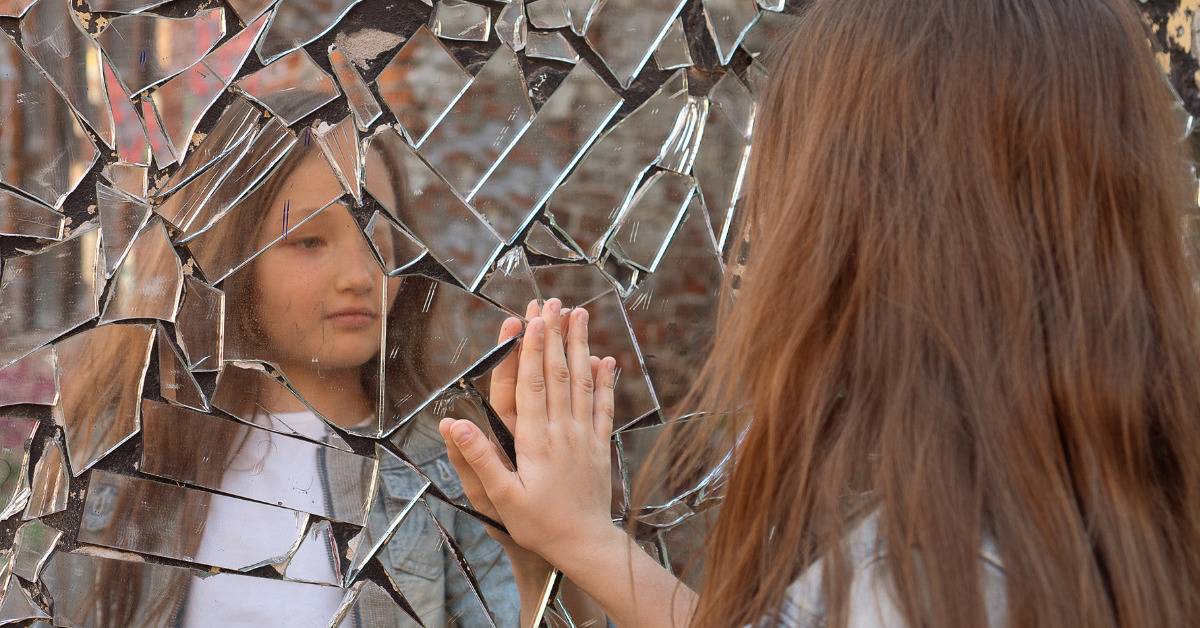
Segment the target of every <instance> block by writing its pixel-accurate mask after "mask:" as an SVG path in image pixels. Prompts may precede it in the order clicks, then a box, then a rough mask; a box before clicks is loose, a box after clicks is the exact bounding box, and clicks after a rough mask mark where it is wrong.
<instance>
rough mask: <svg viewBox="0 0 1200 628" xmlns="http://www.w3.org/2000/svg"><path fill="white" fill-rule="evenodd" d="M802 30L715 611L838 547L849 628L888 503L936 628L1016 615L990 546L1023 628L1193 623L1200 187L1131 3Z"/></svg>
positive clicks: (931, 4)
mask: <svg viewBox="0 0 1200 628" xmlns="http://www.w3.org/2000/svg"><path fill="white" fill-rule="evenodd" d="M780 46H781V47H780V49H779V50H778V51H777V54H776V55H775V56H773V57H772V59H771V61H772V64H773V73H772V79H773V82H772V85H771V86H770V88H769V90H768V92H767V93H766V95H765V99H764V100H763V101H762V102H761V105H760V108H759V112H760V113H759V116H760V117H759V120H758V123H757V124H756V127H757V131H756V133H757V137H756V138H755V142H754V148H753V155H752V164H751V169H750V173H749V179H748V182H747V186H748V188H747V189H748V197H747V206H746V211H745V213H744V214H743V215H742V216H741V217H740V218H739V220H740V221H741V226H740V227H738V228H735V230H734V231H732V233H741V232H742V230H743V229H744V231H745V233H747V234H748V239H749V242H750V247H751V249H750V251H749V254H748V260H747V267H746V272H745V274H744V276H743V277H742V282H741V286H740V288H739V289H738V291H737V294H736V300H737V303H736V306H735V307H723V309H722V311H721V312H720V316H719V325H718V333H717V334H716V340H715V344H714V347H713V351H712V353H711V356H710V358H709V360H708V362H707V364H706V366H705V367H704V369H703V371H702V373H701V376H700V377H699V379H698V383H697V385H696V387H695V388H694V389H693V391H692V393H691V395H690V396H689V401H688V402H687V403H686V404H684V406H685V407H693V408H697V407H699V408H713V409H718V410H721V411H725V412H728V413H729V416H730V417H731V420H732V421H733V422H734V423H735V424H736V425H735V427H737V428H739V429H733V430H729V433H730V434H733V433H738V432H740V431H741V430H740V428H741V427H743V426H748V431H747V432H746V435H745V437H744V440H743V441H742V442H741V443H740V444H739V446H738V457H737V460H736V462H735V464H734V467H733V469H732V471H731V473H730V475H729V477H728V485H727V492H726V495H725V498H724V505H723V507H722V509H721V513H720V516H719V518H718V521H717V523H716V525H715V527H714V529H713V530H712V532H711V535H710V538H709V542H708V543H707V544H706V547H707V549H706V554H705V569H704V581H703V586H702V590H701V591H700V596H699V601H698V607H697V608H696V609H695V615H694V623H693V625H695V626H699V627H701V628H707V627H710V626H736V625H747V624H755V623H757V622H759V621H760V620H762V619H763V618H769V617H772V616H773V615H774V614H776V613H778V612H779V610H780V609H781V604H782V602H783V600H784V597H785V589H786V588H787V587H788V585H789V584H790V583H792V582H793V581H794V579H795V578H796V577H797V576H798V575H799V574H800V573H801V572H802V571H803V570H804V569H806V568H807V567H809V566H811V565H813V564H814V563H816V562H817V561H818V559H821V562H820V565H821V569H822V574H823V588H822V593H823V596H824V601H825V608H826V612H827V614H828V617H827V618H826V619H827V622H828V625H830V626H843V625H845V624H846V622H847V618H848V612H849V609H848V606H849V587H850V580H851V578H852V576H853V574H854V567H855V566H854V565H852V564H851V563H850V562H849V561H850V558H849V555H848V553H847V548H846V546H845V539H846V534H847V532H848V530H849V529H850V528H851V527H852V526H853V525H854V524H855V523H856V522H857V520H859V519H860V518H862V517H863V516H864V515H865V514H866V513H869V512H874V513H878V517H879V518H878V525H879V528H878V530H879V532H878V533H879V540H880V542H881V543H882V544H883V546H884V547H886V548H890V550H891V551H889V552H888V553H887V555H886V559H885V562H884V565H885V573H886V574H887V576H888V578H887V579H888V581H889V583H890V587H889V589H890V593H891V594H892V597H893V598H894V600H895V602H896V605H897V608H898V609H899V610H900V612H901V613H902V616H903V617H904V618H905V619H906V620H907V625H909V626H930V627H946V628H948V627H957V626H979V625H985V624H986V623H987V617H986V613H985V601H984V591H983V583H982V578H981V569H982V568H981V562H980V560H979V555H980V549H981V545H982V544H983V543H984V542H985V539H986V540H990V541H994V543H995V544H996V547H997V548H998V552H999V556H1000V559H1001V561H1002V563H1003V567H1004V570H1005V572H1006V573H1007V574H1009V576H1008V577H1007V579H1006V592H1007V611H1008V622H1009V625H1012V626H1055V627H1084V626H1088V627H1114V628H1115V627H1129V628H1132V627H1138V628H1150V627H1159V626H1180V627H1181V626H1187V625H1193V624H1194V622H1195V621H1196V618H1197V617H1200V456H1197V452H1198V451H1200V381H1198V378H1200V331H1198V330H1197V322H1198V315H1200V307H1198V304H1197V298H1196V289H1195V287H1194V283H1193V281H1194V278H1195V277H1196V273H1195V271H1196V269H1195V268H1194V265H1193V260H1194V259H1195V258H1194V256H1193V255H1192V254H1191V253H1190V252H1191V251H1192V250H1193V249H1194V243H1195V235H1194V233H1193V231H1192V230H1191V229H1192V225H1193V223H1194V218H1195V212H1194V201H1193V200H1192V199H1191V198H1190V196H1191V195H1192V194H1194V189H1195V182H1194V180H1193V179H1192V177H1191V176H1190V174H1189V173H1188V171H1187V166H1186V161H1185V156H1184V152H1183V149H1182V147H1181V145H1180V143H1179V141H1178V140H1179V136H1180V134H1181V129H1180V128H1179V124H1178V122H1177V121H1176V119H1175V118H1174V117H1173V116H1172V115H1170V107H1171V104H1172V98H1173V97H1172V95H1171V93H1170V89H1169V86H1168V84H1167V82H1166V81H1165V80H1164V78H1163V77H1162V75H1161V74H1160V72H1159V70H1158V68H1157V66H1156V65H1155V63H1154V59H1153V55H1152V52H1151V50H1150V47H1149V46H1148V45H1147V40H1146V32H1145V30H1144V27H1143V25H1142V23H1141V22H1140V20H1139V17H1138V15H1137V12H1136V10H1135V9H1134V8H1133V5H1132V3H1130V2H1128V0H920V1H919V2H918V1H917V0H896V1H892V2H875V1H868V0H814V1H813V2H810V3H808V4H807V5H806V6H805V10H804V12H803V13H802V15H801V16H800V17H799V21H798V23H797V24H796V26H795V27H794V28H793V29H792V30H791V32H790V34H789V35H788V36H787V38H786V41H784V42H781V44H780ZM724 289H725V291H726V292H727V293H731V292H732V286H731V285H730V284H729V279H728V278H727V281H726V286H725V288H724ZM742 407H745V408H746V409H747V410H748V411H749V412H747V413H745V414H742V413H735V412H733V410H734V409H737V408H742ZM750 417H752V418H750ZM707 450H708V447H706V446H705V441H704V440H703V439H697V440H696V441H694V442H692V443H691V446H690V447H689V448H688V449H687V450H686V451H685V453H684V454H683V455H675V456H673V457H672V459H671V460H669V461H668V460H664V459H663V457H661V456H659V457H657V458H656V459H657V464H658V466H659V470H658V473H663V472H664V469H663V466H666V467H667V469H665V472H666V473H667V474H668V475H670V474H672V473H675V474H678V473H679V472H681V471H682V472H684V473H686V472H687V471H688V470H689V469H694V468H696V467H697V465H698V464H700V463H699V462H698V461H699V460H702V459H703V458H704V457H705V456H706V454H707ZM648 467H649V468H652V467H653V465H648ZM650 473H655V471H651V472H650ZM647 477H660V476H655V475H649V476H647ZM647 484H648V482H647V481H646V480H645V479H643V481H642V482H641V483H640V485H641V487H642V488H641V489H640V490H643V491H644V490H645V487H646V486H647ZM638 503H640V502H638Z"/></svg>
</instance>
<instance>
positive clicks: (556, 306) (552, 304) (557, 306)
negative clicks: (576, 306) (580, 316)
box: [546, 299, 562, 312]
mask: <svg viewBox="0 0 1200 628" xmlns="http://www.w3.org/2000/svg"><path fill="white" fill-rule="evenodd" d="M546 307H548V308H550V311H551V312H558V311H561V310H562V301H559V300H558V299H550V300H549V301H546Z"/></svg>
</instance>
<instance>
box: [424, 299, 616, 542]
mask: <svg viewBox="0 0 1200 628" xmlns="http://www.w3.org/2000/svg"><path fill="white" fill-rule="evenodd" d="M529 313H531V314H533V315H532V316H529V317H528V320H529V323H528V325H527V326H526V330H525V337H524V338H523V339H522V341H521V346H520V352H519V354H518V353H517V352H514V353H513V354H510V355H509V357H508V358H506V359H505V361H504V362H502V363H501V364H500V365H499V366H497V367H496V369H495V370H494V371H493V373H492V385H491V399H492V404H493V406H494V408H495V409H496V412H497V413H498V414H499V415H500V416H501V417H502V418H503V419H504V420H505V422H506V423H509V425H510V429H511V431H512V432H513V437H514V440H515V449H516V466H517V470H516V471H510V470H509V469H508V467H507V465H506V464H505V461H504V460H503V454H502V453H501V452H500V451H499V449H498V448H497V447H496V446H495V444H494V443H492V442H491V441H489V440H488V439H487V438H486V437H485V436H484V434H483V433H482V432H481V431H480V430H479V428H478V427H477V426H475V424H473V423H471V422H470V421H466V420H454V419H445V420H443V421H442V423H441V425H440V430H441V433H442V437H443V438H444V439H445V440H446V443H447V448H448V449H449V450H450V459H451V461H452V462H453V463H454V465H455V467H456V468H457V469H458V472H459V475H460V476H461V477H462V478H463V485H464V489H465V490H467V493H468V498H469V499H470V500H471V502H472V504H473V505H474V506H475V507H476V508H477V509H479V510H480V512H483V513H484V514H486V515H488V516H493V513H494V514H495V515H496V517H495V518H496V519H498V520H499V521H500V522H502V523H503V524H504V525H505V527H507V528H508V531H509V533H510V534H511V535H512V539H513V540H514V541H515V542H516V543H517V544H518V545H520V546H521V547H523V548H526V549H527V550H530V551H532V552H534V553H535V554H538V555H540V556H542V557H544V558H545V559H547V560H549V561H550V562H551V563H555V562H556V561H555V557H556V556H559V555H561V554H563V553H569V551H568V550H569V549H570V548H571V547H572V546H573V545H575V544H577V543H581V542H582V543H586V542H587V540H588V539H589V538H595V536H596V535H600V536H603V535H604V534H605V533H607V532H610V531H611V530H612V522H611V519H610V514H609V504H610V499H611V494H612V484H611V458H610V454H609V442H610V437H611V435H612V424H613V383H614V376H615V370H616V361H615V360H614V359H613V358H611V357H609V358H605V359H604V360H599V359H597V358H595V357H593V356H591V355H590V354H589V352H588V342H587V319H588V313H587V311H586V310H583V309H582V308H576V309H575V310H574V311H573V312H571V313H570V319H569V321H568V320H567V319H565V318H563V317H562V316H560V314H561V313H562V312H561V302H560V301H559V300H558V299H550V300H549V301H547V302H546V305H545V307H544V308H543V309H542V311H541V312H540V315H538V313H537V312H536V304H531V307H530V312H529ZM508 325H509V324H508V323H507V322H506V324H505V329H504V330H502V332H501V337H502V338H504V339H507V338H511V337H512V335H515V331H516V330H511V333H510V330H509V329H508ZM564 330H565V333H566V334H567V337H566V344H565V347H564ZM506 334H509V335H506ZM510 421H511V423H510ZM480 489H482V490H480ZM472 493H474V495H472ZM488 511H491V512H488Z"/></svg>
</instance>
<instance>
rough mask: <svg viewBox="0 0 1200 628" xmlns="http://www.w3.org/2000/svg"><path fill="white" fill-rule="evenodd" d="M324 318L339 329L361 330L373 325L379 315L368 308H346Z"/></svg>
mask: <svg viewBox="0 0 1200 628" xmlns="http://www.w3.org/2000/svg"><path fill="white" fill-rule="evenodd" d="M325 318H326V319H327V320H329V321H330V322H332V323H333V325H334V326H335V327H338V328H341V329H362V328H363V327H366V326H368V325H370V324H372V323H374V322H375V319H377V318H379V315H378V314H376V313H375V311H374V310H371V309H369V308H365V307H347V308H342V309H340V310H335V311H333V312H330V313H329V314H327V315H326V316H325Z"/></svg>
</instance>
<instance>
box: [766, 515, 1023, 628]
mask: <svg viewBox="0 0 1200 628" xmlns="http://www.w3.org/2000/svg"><path fill="white" fill-rule="evenodd" d="M878 519H879V516H878V513H874V514H872V515H870V516H868V517H866V518H865V519H864V520H863V521H862V522H860V523H859V524H858V525H857V526H856V527H855V528H854V529H853V530H852V531H851V533H850V534H849V535H848V537H847V539H846V540H847V548H846V549H847V552H848V558H849V560H850V564H851V565H852V566H853V576H852V578H851V582H850V594H849V599H850V615H849V619H848V621H847V626H849V627H850V628H875V627H879V628H882V627H885V626H886V627H888V628H893V627H897V626H904V625H905V623H904V619H903V613H902V612H901V611H900V605H899V603H898V602H897V601H896V599H895V596H894V595H893V594H892V585H891V575H890V574H889V573H888V569H887V564H886V559H887V555H888V550H887V548H886V547H885V546H884V544H883V543H882V541H881V540H880V538H879V534H878ZM979 561H980V574H981V577H982V579H983V583H982V584H983V591H984V596H985V606H986V608H987V614H988V625H989V626H1004V625H1006V623H1007V621H1006V614H1007V611H1006V608H1007V600H1006V588H1005V574H1004V567H1003V565H1002V563H1001V562H1000V555H999V552H998V551H997V549H996V546H995V543H994V541H992V540H991V539H985V540H984V542H983V544H982V546H981V547H980V550H979ZM823 570H824V564H823V561H817V562H816V563H814V564H813V565H812V566H811V567H809V568H808V569H807V570H805V571H804V573H802V574H801V575H800V577H799V578H797V579H796V580H795V582H793V583H792V584H791V586H789V587H788V589H787V594H786V597H785V598H784V601H783V605H782V607H781V608H780V611H779V615H778V617H777V618H775V619H774V620H773V621H769V622H765V623H764V624H763V625H764V626H766V625H770V626H780V627H786V628H816V627H823V626H825V623H826V622H825V618H826V609H825V598H824V595H823V593H822V578H823V575H824V574H823Z"/></svg>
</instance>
